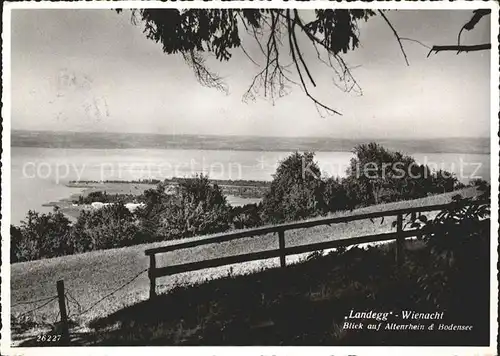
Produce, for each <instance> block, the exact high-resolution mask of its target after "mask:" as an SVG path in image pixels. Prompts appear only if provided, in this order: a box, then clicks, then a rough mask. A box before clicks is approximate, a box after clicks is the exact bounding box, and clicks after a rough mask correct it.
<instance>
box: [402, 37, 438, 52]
mask: <svg viewBox="0 0 500 356" xmlns="http://www.w3.org/2000/svg"><path fill="white" fill-rule="evenodd" d="M399 39H400V40H401V41H411V42H415V43H418V44H419V45H421V46H423V47H425V48H427V49H431V46H427V45H426V44H425V43H422V42H420V41H419V40H415V39H413V38H407V37H400V38H399Z"/></svg>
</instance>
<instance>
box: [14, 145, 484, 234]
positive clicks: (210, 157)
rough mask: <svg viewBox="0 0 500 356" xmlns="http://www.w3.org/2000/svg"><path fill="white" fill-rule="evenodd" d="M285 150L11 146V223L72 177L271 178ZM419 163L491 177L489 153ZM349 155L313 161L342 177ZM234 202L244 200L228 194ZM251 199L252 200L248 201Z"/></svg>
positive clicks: (60, 194) (428, 156)
mask: <svg viewBox="0 0 500 356" xmlns="http://www.w3.org/2000/svg"><path fill="white" fill-rule="evenodd" d="M289 154H290V152H285V151H279V152H278V151H245V150H238V151H233V150H202V149H138V148H132V149H130V148H127V149H97V148H92V149H89V148H39V147H12V148H11V158H12V160H11V167H12V171H11V172H12V173H11V177H12V178H11V179H12V180H11V185H12V187H11V194H12V195H11V199H12V206H11V223H13V224H18V223H19V222H20V221H21V220H22V219H23V218H24V217H25V216H26V213H27V211H28V210H29V209H31V210H36V211H39V212H48V211H51V210H52V208H50V207H43V206H42V204H45V203H48V202H51V201H57V200H60V199H63V198H67V197H69V196H70V195H71V194H75V193H79V192H80V191H81V188H69V187H67V186H66V184H67V183H68V182H69V181H70V180H95V181H100V180H137V179H142V178H158V179H162V178H171V177H192V176H193V175H195V174H197V173H205V174H208V175H209V177H210V178H211V179H232V180H238V179H246V180H271V179H272V174H273V173H274V172H275V171H276V167H277V165H278V163H279V161H280V160H282V159H284V158H285V157H287V156H288V155H289ZM412 156H413V157H414V158H415V159H416V161H417V162H418V163H422V164H427V165H429V166H430V167H431V168H435V169H445V170H448V171H452V172H454V173H456V174H457V175H458V176H459V178H460V177H461V180H462V181H463V182H465V183H466V182H467V181H468V180H469V179H470V177H471V175H472V174H474V175H475V176H476V177H481V178H483V179H486V180H490V155H489V154H479V153H474V154H466V153H413V154H412ZM352 157H353V155H352V153H350V152H318V153H317V154H316V161H317V162H318V164H319V166H320V167H321V169H322V171H323V172H324V174H327V175H332V176H343V175H345V170H346V168H347V166H348V165H349V161H350V159H351V158H352ZM229 201H230V203H232V204H243V203H245V202H246V201H245V199H242V198H238V197H229ZM248 202H250V201H248Z"/></svg>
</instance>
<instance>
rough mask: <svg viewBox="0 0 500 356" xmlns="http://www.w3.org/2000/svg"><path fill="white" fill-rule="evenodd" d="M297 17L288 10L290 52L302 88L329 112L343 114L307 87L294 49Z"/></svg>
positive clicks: (310, 97)
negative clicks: (313, 94) (314, 95)
mask: <svg viewBox="0 0 500 356" xmlns="http://www.w3.org/2000/svg"><path fill="white" fill-rule="evenodd" d="M295 19H296V18H294V21H293V22H292V20H291V19H290V10H287V25H288V41H289V45H290V53H291V54H292V59H293V62H294V63H295V68H296V69H297V73H298V74H299V78H300V82H301V83H302V88H303V89H304V92H305V93H306V95H307V97H309V99H311V100H312V101H313V102H314V103H315V104H316V105H317V106H319V107H322V108H323V109H325V110H326V111H327V112H328V113H333V114H337V115H342V114H341V113H340V112H338V111H336V110H334V109H332V108H330V107H328V106H326V105H324V104H323V103H321V102H319V101H318V100H317V99H316V98H314V97H313V96H312V95H311V94H310V93H309V90H308V89H307V85H306V83H305V82H304V77H303V76H302V71H301V69H300V66H299V62H298V61H297V57H296V55H295V49H294V43H293V39H292V33H293V31H294V26H295V23H296V21H295Z"/></svg>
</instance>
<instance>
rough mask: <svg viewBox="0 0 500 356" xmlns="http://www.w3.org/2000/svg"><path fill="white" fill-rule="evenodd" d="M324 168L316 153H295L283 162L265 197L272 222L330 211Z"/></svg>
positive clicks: (267, 216)
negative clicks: (318, 162) (324, 194)
mask: <svg viewBox="0 0 500 356" xmlns="http://www.w3.org/2000/svg"><path fill="white" fill-rule="evenodd" d="M323 190H324V184H323V182H322V181H321V171H320V169H319V167H318V165H317V163H316V162H314V153H311V152H305V153H298V152H296V153H294V154H292V155H290V156H289V157H287V158H286V159H284V160H283V161H281V162H280V164H279V166H278V169H277V170H276V173H275V174H274V176H273V181H272V182H271V187H270V189H269V191H268V192H267V193H266V194H265V195H264V199H263V201H262V217H263V220H265V221H267V222H269V223H279V222H282V221H291V220H299V219H303V218H306V217H310V216H315V215H318V214H323V213H325V212H326V210H327V209H326V204H325V201H324V196H323Z"/></svg>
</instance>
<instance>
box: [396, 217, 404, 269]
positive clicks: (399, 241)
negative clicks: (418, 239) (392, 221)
mask: <svg viewBox="0 0 500 356" xmlns="http://www.w3.org/2000/svg"><path fill="white" fill-rule="evenodd" d="M402 232H403V215H402V214H399V215H398V218H397V222H396V263H397V265H398V266H399V265H401V263H402V262H403V258H404V256H403V242H404V239H403V236H402V234H401V233H402Z"/></svg>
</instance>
